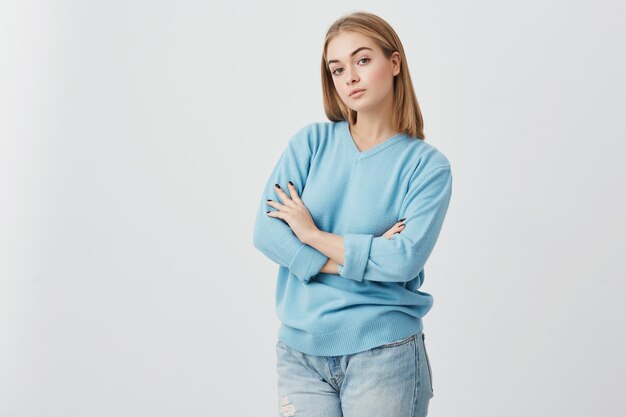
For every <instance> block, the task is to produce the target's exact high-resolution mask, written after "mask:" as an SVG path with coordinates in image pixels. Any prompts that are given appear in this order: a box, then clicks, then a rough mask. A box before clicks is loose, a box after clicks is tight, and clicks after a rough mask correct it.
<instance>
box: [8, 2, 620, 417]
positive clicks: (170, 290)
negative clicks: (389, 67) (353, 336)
mask: <svg viewBox="0 0 626 417" xmlns="http://www.w3.org/2000/svg"><path fill="white" fill-rule="evenodd" d="M357 10H365V11H370V12H373V13H376V14H378V15H380V16H381V17H383V18H384V19H386V20H387V21H388V22H389V23H390V24H391V25H392V26H393V27H394V29H395V30H396V31H397V33H398V35H399V36H400V38H401V39H402V41H403V44H404V48H405V50H406V53H407V62H408V65H409V69H410V72H411V76H412V78H413V81H414V85H415V89H416V93H417V98H418V101H419V103H420V106H421V108H422V111H423V115H424V120H425V132H426V135H427V138H426V140H427V141H428V142H430V143H431V144H433V145H435V146H436V147H437V148H438V149H439V150H441V151H442V152H443V153H444V154H445V155H446V156H447V157H448V158H449V160H450V161H451V165H452V169H453V176H454V186H453V188H454V189H453V197H452V201H451V204H450V208H449V211H448V215H447V218H446V221H445V224H444V227H443V230H442V232H441V235H440V238H439V241H438V244H437V247H436V249H435V250H434V252H433V254H432V256H431V258H430V260H429V262H428V264H427V266H426V280H425V283H424V285H423V286H422V288H421V290H423V291H426V292H428V293H430V294H432V295H433V297H434V306H433V309H432V310H431V311H430V312H429V313H428V315H427V316H426V317H425V318H424V325H425V334H426V343H427V350H428V353H429V356H430V360H431V364H432V368H433V387H434V392H435V397H434V398H433V400H432V401H431V405H430V413H429V416H434V417H436V416H461V415H462V416H480V417H488V416H494V417H496V416H497V417H500V416H507V417H517V416H520V417H521V416H529V415H532V416H565V415H567V416H571V417H573V416H581V417H582V416H590V415H593V416H603V417H609V416H623V415H626V406H625V405H624V399H623V392H622V390H623V381H624V379H625V378H626V366H625V361H624V352H625V351H626V343H625V341H626V326H625V320H624V319H625V317H626V314H625V307H624V301H626V300H625V296H624V293H625V290H626V283H625V282H626V281H625V279H624V278H626V276H625V275H626V274H625V273H624V272H623V271H624V267H623V261H624V259H625V255H624V252H625V249H626V241H625V240H626V224H625V223H626V222H625V218H626V216H625V215H624V213H625V212H626V200H625V196H624V189H625V187H624V180H625V179H626V163H624V159H625V151H626V145H625V143H626V142H625V140H626V133H625V129H624V124H623V120H624V119H623V117H624V110H625V109H626V106H625V105H626V99H625V96H626V91H625V90H626V88H625V86H626V82H625V81H624V74H625V73H626V65H625V64H626V55H625V54H624V50H625V49H626V48H625V45H624V42H623V41H621V40H623V39H625V38H626V26H625V25H624V21H626V6H625V5H624V2H620V1H595V2H591V1H555V0H552V1H546V0H532V1H523V2H521V1H519V2H511V1H505V2H503V1H495V0H492V1H484V0H477V1H472V2H467V1H441V0H439V1H417V2H416V1H404V2H399V1H388V2H385V3H381V2H379V1H378V2H370V1H362V2H355V1H346V2H336V1H317V2H307V3H304V2H296V1H281V2H252V1H247V2H241V1H240V2H237V3H231V4H227V3H226V2H219V3H218V2H206V1H194V2H191V1H186V2H183V1H176V2H174V1H171V2H159V1H128V0H125V1H106V2H104V1H102V2H95V1H39V2H34V1H3V2H2V3H1V6H0V199H1V203H0V416H3V417H5V416H7V417H13V416H15V417H21V416H46V417H47V416H55V417H56V416H59V417H60V416H63V417H73V416H81V417H82V416H90V417H99V416H148V415H149V416H154V417H156V416H188V417H191V416H218V415H255V416H271V415H278V400H277V398H276V388H275V382H276V375H275V351H274V348H275V345H274V344H275V340H276V332H277V329H278V326H279V322H278V319H277V317H276V316H275V313H274V290H275V278H276V272H277V268H278V267H277V265H276V264H273V263H272V262H271V261H270V260H269V259H267V258H265V257H264V256H263V255H262V254H261V253H260V252H259V251H257V250H256V249H255V248H254V247H253V245H252V230H253V225H254V219H255V215H256V210H257V208H258V204H259V202H260V199H261V192H262V188H263V186H264V184H265V182H266V180H267V178H268V177H269V174H270V171H271V169H272V168H273V166H274V164H275V163H276V161H277V159H278V157H279V155H280V153H281V152H282V150H283V149H284V147H285V146H286V143H287V140H288V139H289V137H290V136H291V135H292V134H293V133H294V132H295V131H296V130H297V129H299V128H300V127H301V126H303V125H304V124H305V123H308V122H313V121H327V119H326V118H325V116H324V113H323V110H322V98H321V97H322V96H321V81H320V60H321V53H322V44H323V40H324V35H325V32H326V29H327V28H328V26H329V25H330V24H331V23H332V22H333V21H334V20H335V19H336V18H338V17H340V16H341V15H342V14H344V13H348V12H352V11H357Z"/></svg>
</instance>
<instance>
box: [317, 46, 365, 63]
mask: <svg viewBox="0 0 626 417" xmlns="http://www.w3.org/2000/svg"><path fill="white" fill-rule="evenodd" d="M363 49H369V50H370V51H372V50H373V49H372V48H368V47H367V46H361V47H360V48H357V49H355V50H354V51H352V53H351V54H350V56H351V57H353V56H355V55H356V54H357V53H358V52H359V51H361V50H363ZM333 62H339V60H337V59H331V60H330V61H328V65H330V64H332V63H333Z"/></svg>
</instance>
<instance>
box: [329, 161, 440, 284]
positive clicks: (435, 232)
mask: <svg viewBox="0 0 626 417" xmlns="http://www.w3.org/2000/svg"><path fill="white" fill-rule="evenodd" d="M420 177H422V178H420ZM451 193H452V173H451V169H450V166H449V165H446V166H440V167H437V168H435V169H433V170H431V171H430V172H429V173H427V174H421V175H418V176H417V177H416V178H414V179H413V181H412V182H411V185H410V187H409V191H408V193H407V195H406V197H405V199H404V201H403V203H402V209H401V212H400V216H401V217H406V220H405V222H404V223H405V224H406V227H405V228H404V230H403V231H402V233H398V234H395V235H393V237H392V238H391V239H387V238H385V237H374V235H372V234H362V233H361V234H356V233H346V234H344V235H343V243H344V250H345V252H344V263H343V264H339V265H338V272H339V275H341V276H342V277H344V278H348V279H352V280H355V281H362V280H371V281H386V282H406V281H410V280H412V279H413V278H415V277H416V276H417V275H418V274H419V273H420V271H421V270H422V269H423V268H424V265H425V264H426V261H427V260H428V257H429V256H430V254H431V252H432V250H433V248H434V246H435V243H436V241H437V238H438V237H439V233H440V231H441V228H442V225H443V221H444V218H445V215H446V212H447V210H448V206H449V203H450V198H451Z"/></svg>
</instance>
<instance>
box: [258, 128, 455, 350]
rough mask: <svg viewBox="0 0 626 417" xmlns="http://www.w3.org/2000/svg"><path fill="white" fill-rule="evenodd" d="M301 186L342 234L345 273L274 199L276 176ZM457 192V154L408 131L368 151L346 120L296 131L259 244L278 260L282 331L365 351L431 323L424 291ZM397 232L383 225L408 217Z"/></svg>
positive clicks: (314, 346) (311, 344) (298, 339)
mask: <svg viewBox="0 0 626 417" xmlns="http://www.w3.org/2000/svg"><path fill="white" fill-rule="evenodd" d="M289 181H291V182H293V184H294V185H295V188H296V189H297V190H298V193H299V195H300V197H301V199H302V201H303V203H304V205H305V206H306V207H307V208H308V210H309V211H310V213H311V215H312V217H313V220H314V221H315V224H316V225H317V227H318V228H319V229H320V230H323V231H325V232H329V233H334V234H337V235H341V236H343V239H344V250H345V262H344V264H343V265H339V268H338V270H339V274H338V275H337V274H327V273H321V272H320V270H321V269H322V266H323V265H324V264H325V263H326V261H327V260H328V257H327V256H326V255H325V254H323V253H322V252H320V251H318V250H317V249H315V248H313V247H312V246H309V245H307V244H304V243H302V242H301V241H300V239H298V237H297V236H296V235H295V234H294V233H293V231H292V230H291V228H290V227H289V225H288V224H287V223H286V222H285V221H283V220H282V219H279V218H275V217H270V216H268V215H267V211H268V210H272V211H275V210H276V209H274V208H273V207H271V206H270V205H268V204H267V199H273V200H275V201H278V202H280V201H281V200H280V197H279V196H278V193H277V192H276V189H275V187H274V184H278V185H280V186H281V187H282V188H283V190H284V191H285V192H286V193H287V195H289V190H288V186H287V184H288V182H289ZM451 193H452V172H451V168H450V162H449V160H448V158H447V157H446V156H445V155H444V154H443V153H442V152H441V151H439V150H438V149H437V148H436V147H435V146H433V145H431V144H429V143H427V142H425V141H423V140H421V139H419V138H416V137H411V136H409V135H408V134H406V133H399V134H397V135H394V136H392V137H389V138H387V139H386V140H384V141H383V142H381V143H379V144H378V145H376V146H374V147H372V148H369V149H367V150H364V151H363V152H361V151H359V149H358V148H357V146H356V143H355V141H354V139H353V138H352V136H351V134H350V129H349V125H348V122H347V121H339V122H315V123H309V124H307V125H305V126H304V127H302V128H300V129H299V130H298V131H297V132H296V133H295V134H294V135H293V136H292V137H291V138H290V140H289V142H288V144H287V147H286V149H285V150H284V151H283V153H282V154H281V156H280V158H279V160H278V162H277V164H276V165H275V167H274V169H273V170H272V173H271V174H270V176H269V179H268V180H267V183H266V185H265V189H264V190H263V193H262V196H261V203H260V207H259V209H258V213H257V217H256V223H255V226H254V237H253V244H254V246H255V247H256V248H257V249H258V250H259V251H261V252H262V253H263V254H264V255H265V256H266V257H267V258H269V259H270V260H272V261H273V262H275V263H276V264H278V265H279V267H278V277H277V281H276V294H275V296H276V313H277V316H278V318H279V320H280V321H281V326H280V329H279V332H278V339H279V340H280V341H281V342H283V343H284V344H286V345H288V346H290V347H292V348H294V349H296V350H298V351H300V352H304V353H308V354H311V355H322V356H336V355H347V354H352V353H357V352H361V351H364V350H367V349H370V348H372V347H376V346H379V345H381V344H384V343H389V342H392V341H395V340H398V339H401V338H404V337H407V336H410V335H412V334H414V333H417V332H418V331H420V330H422V329H423V323H422V317H424V315H425V314H426V313H427V312H428V311H429V310H430V309H431V307H432V304H433V298H432V296H431V295H430V294H429V293H426V292H423V291H419V290H418V288H420V286H421V285H422V284H423V282H424V265H425V264H426V261H427V259H428V258H429V256H430V254H431V252H432V250H433V248H434V246H435V243H436V241H437V239H438V237H439V234H440V231H441V229H442V225H443V222H444V218H445V216H446V212H447V210H448V206H449V203H450V198H451ZM403 217H404V218H406V220H405V221H404V223H405V225H406V227H405V228H404V229H403V230H402V232H400V233H396V234H394V235H393V237H392V238H391V239H387V238H386V237H383V236H382V234H383V233H384V232H386V231H387V230H389V229H390V228H391V227H392V226H393V225H394V224H395V223H396V222H398V221H399V220H400V219H402V218H403Z"/></svg>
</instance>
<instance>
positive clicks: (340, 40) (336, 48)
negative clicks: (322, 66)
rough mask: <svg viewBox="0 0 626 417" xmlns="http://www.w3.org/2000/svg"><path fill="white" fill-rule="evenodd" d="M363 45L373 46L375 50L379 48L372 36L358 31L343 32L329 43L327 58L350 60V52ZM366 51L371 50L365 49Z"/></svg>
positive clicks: (331, 59)
mask: <svg viewBox="0 0 626 417" xmlns="http://www.w3.org/2000/svg"><path fill="white" fill-rule="evenodd" d="M361 47H367V48H371V49H372V50H373V51H377V50H378V46H376V44H375V43H374V41H372V39H371V38H369V37H367V36H365V35H363V34H361V33H358V32H342V33H340V34H339V35H338V36H337V37H336V38H334V39H333V40H332V41H330V42H329V43H328V47H327V48H326V59H327V60H328V61H329V62H330V61H333V60H337V61H344V60H345V61H349V60H350V59H351V58H352V57H351V56H350V54H352V52H354V51H355V50H356V49H359V48H361ZM365 52H371V51H369V50H365Z"/></svg>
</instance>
